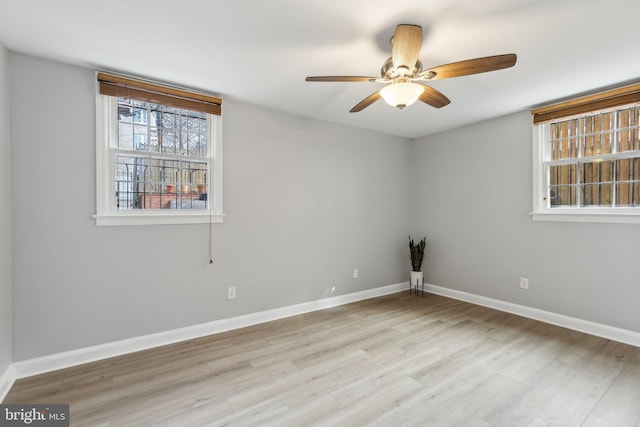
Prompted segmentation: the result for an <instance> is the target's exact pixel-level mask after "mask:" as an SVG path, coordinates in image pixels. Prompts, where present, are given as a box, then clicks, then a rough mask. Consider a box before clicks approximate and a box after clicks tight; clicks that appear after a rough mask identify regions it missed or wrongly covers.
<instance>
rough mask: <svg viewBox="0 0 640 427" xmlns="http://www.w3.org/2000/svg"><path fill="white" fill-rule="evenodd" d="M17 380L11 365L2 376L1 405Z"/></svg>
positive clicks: (0, 385)
mask: <svg viewBox="0 0 640 427" xmlns="http://www.w3.org/2000/svg"><path fill="white" fill-rule="evenodd" d="M15 380H16V377H15V375H14V372H13V365H9V366H7V369H6V370H5V371H4V373H3V374H2V375H0V403H2V401H3V400H4V398H5V397H6V395H7V393H9V389H10V388H11V386H12V385H13V382H14V381H15Z"/></svg>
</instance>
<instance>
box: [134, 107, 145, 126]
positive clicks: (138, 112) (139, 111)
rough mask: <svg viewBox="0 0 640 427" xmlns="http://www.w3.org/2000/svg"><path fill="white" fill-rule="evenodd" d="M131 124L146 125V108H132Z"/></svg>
mask: <svg viewBox="0 0 640 427" xmlns="http://www.w3.org/2000/svg"><path fill="white" fill-rule="evenodd" d="M133 122H134V123H140V124H147V109H146V108H137V107H136V108H134V109H133Z"/></svg>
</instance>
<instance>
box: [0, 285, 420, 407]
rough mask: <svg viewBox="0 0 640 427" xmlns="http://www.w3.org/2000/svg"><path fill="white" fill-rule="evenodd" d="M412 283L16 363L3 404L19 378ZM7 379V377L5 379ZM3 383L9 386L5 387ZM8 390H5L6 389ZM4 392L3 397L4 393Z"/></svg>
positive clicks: (0, 387) (0, 396)
mask: <svg viewBox="0 0 640 427" xmlns="http://www.w3.org/2000/svg"><path fill="white" fill-rule="evenodd" d="M408 287H409V283H408V282H406V283H398V284H395V285H388V286H382V287H379V288H374V289H367V290H364V291H360V292H353V293H350V294H346V295H338V296H335V297H329V298H324V299H320V300H316V301H310V302H305V303H302V304H296V305H291V306H287V307H281V308H276V309H273V310H266V311H261V312H258V313H251V314H246V315H243V316H237V317H231V318H227V319H220V320H215V321H213V322H207V323H202V324H198V325H193V326H187V327H184V328H179V329H173V330H169V331H165V332H159V333H155V334H150V335H144V336H141V337H135V338H128V339H124V340H120V341H114V342H110V343H106V344H100V345H96V346H92V347H86V348H80V349H77V350H71V351H65V352H63V353H56V354H51V355H47V356H43V357H38V358H34V359H28V360H23V361H20V362H14V363H12V364H11V365H10V366H9V369H7V372H9V373H5V375H3V376H2V377H1V379H2V381H0V401H2V399H4V397H5V396H6V393H7V392H8V391H9V388H11V385H12V384H13V381H14V380H16V379H20V378H25V377H30V376H33V375H39V374H43V373H46V372H51V371H55V370H58V369H64V368H69V367H71V366H77V365H81V364H84V363H90V362H95V361H98V360H103V359H107V358H109V357H114V356H121V355H123V354H128V353H133V352H136V351H141V350H146V349H149V348H153V347H159V346H163V345H167V344H173V343H176V342H180V341H185V340H190V339H194V338H200V337H203V336H207V335H212V334H217V333H220V332H225V331H229V330H233V329H239V328H244V327H246V326H251V325H256V324H259V323H264V322H270V321H272V320H278V319H282V318H285V317H290V316H295V315H298V314H304V313H308V312H311V311H316V310H321V309H324V308H329V307H335V306H339V305H343V304H348V303H351V302H355V301H361V300H366V299H369V298H375V297H378V296H383V295H388V294H392V293H396V292H400V291H402V290H405V289H408ZM5 376H6V377H7V378H6V379H5ZM3 382H6V383H8V384H9V385H8V386H6V384H3ZM5 388H6V390H5ZM3 391H4V394H3V393H2V392H3Z"/></svg>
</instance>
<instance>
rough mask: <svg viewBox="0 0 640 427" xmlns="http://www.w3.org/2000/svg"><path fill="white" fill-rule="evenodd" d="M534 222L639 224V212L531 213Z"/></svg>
mask: <svg viewBox="0 0 640 427" xmlns="http://www.w3.org/2000/svg"><path fill="white" fill-rule="evenodd" d="M529 215H531V218H532V219H533V220H534V221H556V222H600V223H612V224H640V212H629V211H622V212H603V211H588V210H587V211H585V210H581V211H580V212H576V211H574V210H567V209H564V210H557V211H556V210H554V211H544V212H531V213H530V214H529Z"/></svg>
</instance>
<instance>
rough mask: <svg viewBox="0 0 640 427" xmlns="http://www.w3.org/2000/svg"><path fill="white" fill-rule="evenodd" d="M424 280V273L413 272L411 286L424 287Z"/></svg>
mask: <svg viewBox="0 0 640 427" xmlns="http://www.w3.org/2000/svg"><path fill="white" fill-rule="evenodd" d="M423 279H424V274H423V273H422V271H412V272H411V286H412V287H413V286H415V287H418V286H422V280H423Z"/></svg>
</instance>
